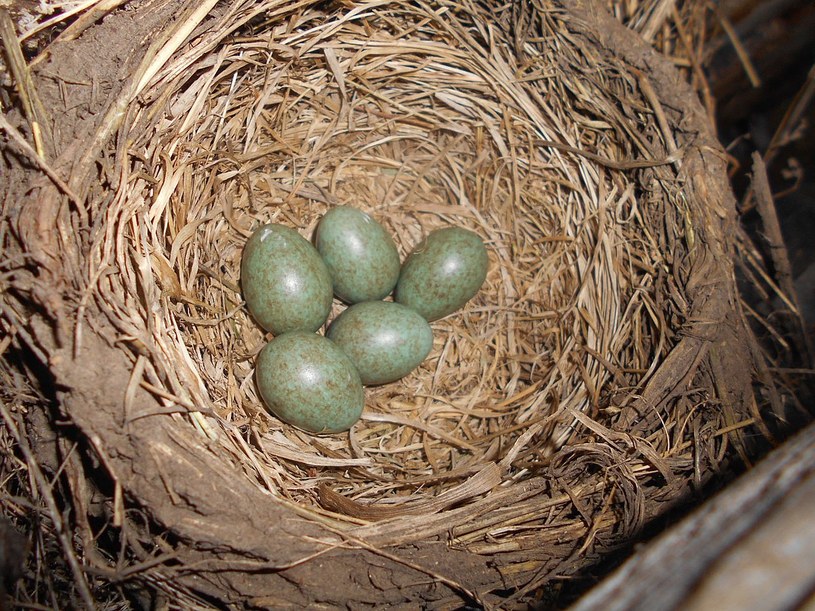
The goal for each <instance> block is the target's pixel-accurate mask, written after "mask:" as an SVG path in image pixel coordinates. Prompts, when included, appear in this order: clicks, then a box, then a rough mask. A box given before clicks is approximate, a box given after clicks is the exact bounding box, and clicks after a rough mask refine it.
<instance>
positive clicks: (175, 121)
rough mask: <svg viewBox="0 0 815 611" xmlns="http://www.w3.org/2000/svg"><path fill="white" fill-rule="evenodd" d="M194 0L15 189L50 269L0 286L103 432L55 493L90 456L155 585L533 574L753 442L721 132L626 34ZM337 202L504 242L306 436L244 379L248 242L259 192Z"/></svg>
mask: <svg viewBox="0 0 815 611" xmlns="http://www.w3.org/2000/svg"><path fill="white" fill-rule="evenodd" d="M166 6H167V5H166V4H165V8H166ZM185 6H186V8H184V10H182V11H181V12H180V14H178V15H176V16H175V18H174V19H172V20H169V21H166V22H158V23H156V24H155V26H154V28H155V29H154V37H153V39H152V40H146V41H145V43H144V46H143V50H142V52H143V54H144V59H143V61H142V62H141V63H140V64H139V65H138V67H137V69H136V70H135V71H134V72H133V73H132V74H130V75H129V77H128V78H127V80H126V81H125V82H124V85H123V87H122V91H121V93H120V94H119V95H118V97H116V96H112V97H111V102H110V104H109V105H108V106H107V107H106V110H105V112H106V114H104V117H105V118H104V120H102V121H99V123H98V125H99V127H98V128H96V129H95V130H94V131H92V132H91V133H86V134H84V135H80V138H79V144H78V145H75V147H74V148H73V149H70V150H68V153H66V154H65V155H63V157H62V160H63V162H65V161H66V159H67V158H69V157H70V158H71V160H72V170H71V174H70V176H71V180H69V181H67V184H65V183H63V184H61V185H60V184H59V181H56V182H57V187H59V188H56V187H52V186H51V185H50V184H44V183H43V184H40V187H39V191H37V193H38V197H37V198H35V199H36V205H37V206H38V207H39V213H38V214H27V213H26V210H28V211H31V210H33V208H32V207H31V206H33V205H34V204H32V203H29V204H27V205H28V206H29V207H28V208H26V207H25V206H26V204H25V203H21V204H19V207H18V208H16V209H13V210H12V213H13V214H12V213H9V212H8V208H7V214H8V215H9V218H10V219H11V221H10V222H11V224H12V225H13V226H14V228H15V233H14V235H15V236H17V239H18V240H19V241H18V242H16V243H17V244H18V248H19V250H20V251H21V252H25V253H26V254H25V257H26V264H25V265H26V266H28V267H27V268H26V269H29V270H30V269H31V266H32V265H36V266H37V267H38V270H37V272H36V274H34V273H33V272H31V271H29V272H28V273H29V276H30V278H29V285H27V286H26V288H25V290H19V291H18V294H19V295H22V297H20V298H19V301H18V302H15V303H17V305H16V306H14V307H15V308H16V310H15V309H14V308H11V306H9V307H8V308H6V310H4V312H5V315H6V316H7V317H15V316H16V317H17V318H19V319H22V318H23V317H24V315H23V313H22V312H23V311H24V310H25V307H29V306H25V304H36V307H34V306H33V305H32V306H30V307H29V310H28V311H29V312H30V314H26V315H25V316H28V315H30V316H31V317H32V318H31V320H32V321H34V322H31V323H30V327H31V329H32V330H31V331H30V334H28V335H26V336H24V338H25V337H28V338H29V340H30V346H29V349H30V350H31V351H33V352H34V353H35V356H37V357H41V359H42V360H43V362H45V363H47V364H48V367H49V370H50V372H51V373H50V375H51V376H53V380H54V381H55V386H56V395H55V397H56V400H57V401H58V403H59V405H60V410H61V414H62V415H63V416H67V417H69V418H70V420H71V422H72V423H73V424H74V425H75V426H76V431H78V433H77V434H78V438H77V439H79V440H81V441H77V443H79V447H80V450H77V451H78V452H85V453H86V455H87V456H89V457H93V460H91V463H92V464H87V463H86V464H82V463H81V461H80V463H79V464H78V465H74V466H73V467H72V468H73V469H74V470H75V471H76V473H78V474H79V475H78V479H79V480H81V481H86V482H87V483H86V484H85V487H84V488H83V487H82V486H79V485H77V486H75V487H73V488H72V491H73V494H74V497H75V498H74V501H75V503H77V506H78V508H79V509H78V511H79V512H80V513H81V512H82V511H83V510H86V511H89V512H91V509H89V507H90V505H91V504H92V503H91V501H90V500H89V499H90V496H91V495H90V493H88V492H87V490H88V488H89V487H90V488H93V487H100V488H102V489H103V492H104V493H105V494H107V495H108V498H109V499H110V502H109V504H108V506H107V507H106V509H105V512H106V513H104V515H105V516H107V517H106V520H107V521H108V522H109V523H110V524H111V525H112V526H115V527H116V528H118V529H120V531H121V532H125V533H128V532H129V533H130V541H131V542H132V541H134V540H136V541H142V543H140V544H139V545H137V546H136V547H135V548H134V549H136V551H131V552H129V553H132V554H134V556H133V557H132V562H133V563H135V566H137V567H139V571H140V572H141V573H143V574H144V575H148V576H149V581H150V583H151V584H152V585H153V586H154V587H157V588H159V589H162V588H163V589H165V590H167V591H171V592H173V593H174V594H175V595H178V594H179V592H185V593H186V595H187V596H189V597H190V598H189V600H190V601H193V600H200V598H199V597H202V596H203V597H211V598H210V600H213V599H214V600H219V601H222V602H230V603H235V602H241V603H244V604H253V605H256V606H271V607H277V606H281V605H284V604H298V605H301V604H307V603H311V604H313V603H318V602H319V603H323V604H340V603H349V602H356V603H360V604H364V603H375V602H377V603H383V602H407V601H412V602H414V603H417V602H423V603H428V604H429V603H430V602H432V603H433V604H434V605H437V606H440V607H444V606H445V605H448V606H452V607H455V606H456V605H457V604H461V602H462V600H463V601H466V602H469V603H482V604H485V605H490V604H496V603H498V602H500V603H501V604H507V605H508V604H510V603H511V602H512V601H515V602H524V601H527V602H528V601H529V600H531V597H533V596H540V592H541V591H542V590H541V588H542V587H544V586H546V585H548V584H552V583H554V582H556V581H557V580H560V579H563V578H566V577H568V576H569V575H572V574H575V573H576V572H578V571H580V570H581V568H582V567H585V566H587V565H590V564H592V563H595V562H597V559H598V558H600V557H602V556H603V554H606V553H608V552H609V551H610V550H613V549H615V548H618V547H620V546H621V545H625V544H627V543H630V542H631V541H632V540H634V537H635V536H636V534H637V533H638V532H639V530H640V529H641V528H642V527H643V526H644V525H645V524H647V523H648V521H649V520H651V519H652V518H653V517H654V516H656V515H659V514H661V513H664V512H665V511H666V510H667V509H668V508H670V507H672V506H674V505H675V504H677V503H680V502H682V500H683V499H684V498H685V497H687V495H688V492H689V491H690V490H692V489H694V488H696V489H701V487H702V486H703V485H704V483H705V482H706V481H707V480H708V479H709V478H710V476H711V475H712V474H714V473H716V472H717V471H718V470H720V469H721V465H722V464H723V462H725V461H727V460H728V459H729V458H730V457H731V456H732V454H733V452H734V451H741V452H744V451H745V446H744V431H745V427H750V426H751V425H754V424H756V422H757V418H756V416H757V413H756V403H755V401H754V399H753V391H752V389H751V384H752V382H753V379H752V374H751V372H752V370H753V367H754V359H755V358H756V357H755V350H753V351H752V352H751V349H750V348H749V346H751V345H752V344H751V343H750V339H749V338H750V336H749V332H748V331H747V329H746V326H745V324H744V322H743V320H742V316H741V314H740V313H739V310H738V305H737V304H738V296H737V293H736V288H735V280H734V275H733V270H732V263H731V256H732V251H733V244H732V239H733V238H732V236H733V227H734V226H735V216H734V206H733V201H732V196H731V194H730V192H729V188H728V186H727V181H726V175H725V170H724V168H725V162H724V155H723V154H722V151H721V148H720V146H719V145H718V144H717V142H716V141H715V138H714V136H713V134H712V132H711V129H710V127H709V126H708V124H707V122H706V115H705V113H704V111H703V110H702V108H701V106H700V105H699V103H698V101H697V100H696V99H695V96H694V94H693V92H692V90H691V89H690V88H689V87H688V86H687V85H686V84H685V83H684V82H683V81H682V80H681V79H680V78H679V77H678V75H677V74H676V73H675V72H674V70H673V68H672V67H671V66H669V65H668V64H667V63H666V62H665V61H664V59H662V58H661V57H659V56H658V55H657V54H655V53H654V52H653V51H652V50H650V49H649V48H647V46H646V45H645V44H644V43H643V42H642V41H641V40H638V39H636V38H635V37H634V36H633V35H632V34H631V33H630V32H629V31H627V30H625V29H624V28H622V26H620V25H619V24H617V23H616V22H614V21H613V20H612V19H611V18H610V17H608V16H607V15H605V14H604V13H603V12H602V10H601V9H600V8H599V7H594V8H593V9H592V10H586V8H585V7H584V6H583V5H582V4H580V3H574V2H571V1H568V2H557V1H555V0H540V1H539V2H535V3H512V4H510V5H493V4H492V3H486V2H485V3H480V2H447V1H446V0H440V1H436V2H432V3H425V2H411V3H406V2H383V1H378V0H377V1H363V2H353V3H350V2H349V3H343V2H336V3H333V2H316V1H309V0H304V1H302V2H296V3H290V2H283V1H280V0H264V1H261V2H258V1H252V2H248V1H245V0H235V1H232V2H227V3H218V5H217V6H216V2H214V1H210V2H204V3H188V5H185ZM149 11H150V8H149V3H148V4H147V5H145V6H143V7H141V8H140V9H137V11H136V12H137V13H138V12H142V13H145V15H147V14H148V13H149ZM147 16H148V18H151V17H150V16H149V15H147ZM152 19H154V20H156V21H158V20H157V18H156V17H152ZM51 179H52V182H53V181H54V177H53V176H52V177H51ZM337 205H350V206H354V207H357V208H359V209H362V210H364V211H366V212H368V213H370V214H371V215H372V216H373V217H374V218H375V219H376V220H378V221H379V222H380V223H381V224H382V225H383V226H384V227H385V228H386V229H387V230H388V232H389V233H391V234H392V235H393V236H394V237H395V241H396V244H397V247H398V249H399V251H400V254H401V255H402V257H404V256H405V255H406V254H407V253H408V252H410V250H411V249H412V248H413V246H415V245H416V244H417V243H418V242H419V241H420V240H421V239H422V238H423V237H424V236H426V235H427V234H428V233H429V232H430V231H432V230H434V229H437V228H440V227H447V226H458V227H464V228H467V229H470V230H472V231H474V232H476V233H478V234H479V235H480V236H482V237H483V239H484V240H485V243H486V244H487V248H488V251H489V259H490V266H489V273H488V276H487V279H486V282H485V284H484V285H483V287H482V289H481V290H480V292H479V293H478V294H477V296H476V297H475V298H474V299H473V300H471V301H470V302H469V303H467V305H466V306H465V307H463V308H462V309H461V310H460V311H458V312H457V313H455V314H453V315H450V316H448V317H447V318H445V319H443V320H440V321H437V322H435V323H433V324H432V327H433V332H434V338H435V339H434V345H433V349H432V351H431V353H430V355H429V357H428V358H427V359H426V360H425V361H424V363H422V365H421V366H420V367H419V368H418V369H417V370H415V371H413V372H412V373H411V374H409V375H408V376H407V377H405V378H403V379H401V380H399V381H397V382H394V383H391V384H387V385H383V386H378V387H373V388H368V389H366V406H365V410H364V413H363V415H362V419H361V420H360V421H359V422H358V423H357V424H356V425H354V426H353V428H352V429H351V430H350V432H347V433H343V434H336V435H330V436H314V435H310V434H307V433H304V432H302V431H299V430H297V429H295V428H292V427H290V426H288V425H286V424H284V423H283V422H281V421H280V420H278V419H276V418H275V417H274V416H272V415H270V414H269V413H268V412H267V411H266V409H264V406H263V404H262V402H261V400H260V398H259V395H258V392H257V389H256V386H255V380H254V362H255V357H256V355H257V353H258V352H259V351H260V349H261V348H262V347H263V345H264V344H265V342H267V341H268V340H269V339H270V336H269V335H267V334H264V332H263V330H262V329H260V328H259V327H258V325H257V324H256V323H255V322H254V321H253V319H252V318H251V317H250V316H249V315H248V313H247V310H246V307H245V304H244V302H243V299H242V295H241V290H240V279H239V269H240V264H239V263H240V257H241V252H242V248H243V246H244V244H245V242H246V240H247V238H248V236H249V235H250V234H251V232H252V231H253V230H254V229H256V228H257V227H258V226H260V225H262V224H264V223H269V222H275V223H282V224H284V225H287V226H289V227H291V228H294V229H296V230H297V231H299V232H301V234H302V235H303V236H306V237H308V238H310V237H311V236H312V233H313V230H314V228H315V226H316V223H317V222H318V221H319V219H320V217H321V216H322V215H323V214H324V213H325V212H326V211H327V210H329V209H330V208H332V207H333V206H337ZM49 214H50V216H49ZM54 218H56V221H54V220H53V219H54ZM54 222H56V227H57V231H53V230H51V231H47V227H48V226H51V227H53V223H54ZM49 223H51V225H49ZM8 239H11V238H8ZM27 277H28V276H27ZM20 304H23V305H20ZM24 306H25V307H24ZM343 307H344V306H343V305H342V304H340V303H339V302H336V303H335V306H334V315H336V314H337V313H339V312H340V311H341V310H342V309H343ZM15 312H16V314H15ZM35 319H36V320H35ZM37 320H39V321H40V322H39V323H37V322H36V321H37ZM49 321H50V322H49ZM46 323H48V324H46ZM21 328H23V329H25V328H26V326H25V325H21ZM4 410H5V408H4ZM6 415H8V414H6ZM9 417H11V416H10V415H9ZM51 417H52V418H57V417H58V416H56V415H52V416H51ZM12 420H13V418H12ZM19 423H20V425H21V426H23V423H22V421H19ZM20 434H21V435H22V433H20ZM35 449H36V448H35ZM32 451H34V450H32ZM100 472H101V473H102V474H103V475H102V474H100ZM100 478H101V479H103V480H104V481H105V482H107V483H106V484H99V479H100ZM90 482H95V483H93V484H91V483H90ZM83 491H84V492H83ZM83 495H85V497H86V498H85V499H82V498H78V497H82V496H83ZM93 528H94V527H93V525H92V524H91V525H88V526H87V529H88V530H87V532H86V534H88V533H90V535H93V532H94V531H93ZM151 537H152V538H151ZM89 540H91V541H92V540H93V536H90V539H89ZM146 540H149V541H151V542H152V543H151V544H150V545H147V544H145V543H144V541H146ZM90 561H91V562H93V561H96V562H97V563H101V564H104V562H103V561H102V560H101V559H98V558H93V557H92V558H91V560H90ZM114 564H115V563H114ZM99 570H102V569H99ZM105 570H108V571H114V569H112V568H110V565H109V566H108V568H107V569H105ZM115 570H117V571H121V570H122V569H121V567H120V566H119V565H116V568H115ZM117 574H118V573H117ZM120 576H121V575H120ZM189 604H193V603H192V602H190V603H189Z"/></svg>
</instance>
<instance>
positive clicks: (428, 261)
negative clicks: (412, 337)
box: [395, 227, 489, 321]
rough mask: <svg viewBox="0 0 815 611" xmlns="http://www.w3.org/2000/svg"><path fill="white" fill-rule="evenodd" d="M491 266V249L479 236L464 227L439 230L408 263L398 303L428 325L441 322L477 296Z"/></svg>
mask: <svg viewBox="0 0 815 611" xmlns="http://www.w3.org/2000/svg"><path fill="white" fill-rule="evenodd" d="M488 264H489V259H488V257H487V248H486V247H485V246H484V242H483V241H482V240H481V238H480V237H479V236H478V235H477V234H475V233H473V232H472V231H469V230H467V229H463V228H462V227H445V228H444V229H437V230H436V231H433V232H431V233H430V234H429V235H428V236H427V237H426V238H425V239H424V240H423V241H422V242H421V243H420V244H419V245H418V246H417V247H416V248H415V249H414V250H413V252H411V253H410V256H408V258H407V259H406V260H405V263H404V265H403V266H402V272H401V274H400V276H399V282H398V284H397V285H396V293H395V299H396V301H397V302H399V303H401V304H403V305H405V306H407V307H409V308H411V309H413V310H416V311H417V312H418V313H419V314H421V315H422V316H423V317H424V318H425V319H426V320H427V321H434V320H438V319H439V318H443V317H444V316H447V315H448V314H452V313H453V312H455V311H456V310H458V309H459V308H460V307H462V306H463V305H464V304H465V303H467V302H468V301H469V300H470V299H472V298H473V297H474V296H475V294H476V293H477V292H478V290H479V289H480V288H481V285H482V284H483V283H484V280H485V279H486V277H487V267H488Z"/></svg>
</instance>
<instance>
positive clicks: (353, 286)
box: [314, 206, 399, 303]
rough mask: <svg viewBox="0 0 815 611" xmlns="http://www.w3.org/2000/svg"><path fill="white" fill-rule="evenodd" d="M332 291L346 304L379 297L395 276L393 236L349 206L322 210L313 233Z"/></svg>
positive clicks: (396, 258)
mask: <svg viewBox="0 0 815 611" xmlns="http://www.w3.org/2000/svg"><path fill="white" fill-rule="evenodd" d="M314 243H315V245H316V247H317V251H318V252H319V253H320V256H322V258H323V260H324V261H325V264H326V266H327V267H328V271H329V273H330V274H331V279H332V281H333V284H334V294H335V295H336V296H337V297H339V298H340V299H342V300H343V301H345V302H346V303H358V302H360V301H371V300H377V299H382V298H383V297H386V296H387V295H390V293H391V291H393V287H394V286H396V281H397V280H398V279H399V252H398V251H397V250H396V245H395V244H394V243H393V238H391V236H390V235H388V233H387V232H386V231H385V229H384V228H383V227H382V225H380V224H379V223H377V222H376V221H375V220H374V219H373V218H372V217H371V216H370V215H369V214H366V213H365V212H363V211H362V210H357V209H356V208H352V207H350V206H338V207H336V208H332V209H331V210H329V211H328V212H326V214H325V216H323V218H322V219H321V220H320V224H319V225H318V226H317V230H316V232H315V235H314Z"/></svg>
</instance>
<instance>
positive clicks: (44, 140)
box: [0, 6, 53, 159]
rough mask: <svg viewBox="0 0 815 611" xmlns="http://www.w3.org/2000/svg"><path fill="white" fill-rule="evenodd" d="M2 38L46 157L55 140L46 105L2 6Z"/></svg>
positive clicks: (38, 145)
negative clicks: (41, 98)
mask: <svg viewBox="0 0 815 611" xmlns="http://www.w3.org/2000/svg"><path fill="white" fill-rule="evenodd" d="M0 39H2V41H3V47H4V48H5V50H6V58H7V60H8V66H9V69H10V71H11V74H12V76H13V77H14V82H15V83H16V85H17V92H18V93H19V94H20V101H21V102H22V103H23V110H24V111H25V116H26V118H27V119H28V123H29V125H30V126H31V133H32V134H33V135H34V143H35V145H36V150H37V155H38V156H40V157H41V158H42V159H45V155H46V150H49V152H51V151H50V149H51V147H52V144H53V141H52V138H51V133H50V131H49V129H48V123H47V117H48V115H47V114H46V112H45V107H43V105H42V102H40V98H39V96H38V95H37V89H36V88H35V87H34V81H32V80H31V73H30V71H29V70H28V66H27V65H26V63H25V58H24V57H23V51H22V49H21V48H20V42H19V41H18V40H17V32H16V30H15V29H14V23H13V22H12V20H11V17H10V16H9V14H8V11H7V10H6V9H5V8H4V7H2V6H0Z"/></svg>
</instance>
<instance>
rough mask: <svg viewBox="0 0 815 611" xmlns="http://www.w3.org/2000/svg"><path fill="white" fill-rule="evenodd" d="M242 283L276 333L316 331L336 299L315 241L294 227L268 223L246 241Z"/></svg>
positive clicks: (255, 312)
mask: <svg viewBox="0 0 815 611" xmlns="http://www.w3.org/2000/svg"><path fill="white" fill-rule="evenodd" d="M241 288H242V289H243V297H244V299H245V300H246V305H247V307H248V308H249V312H250V313H251V314H252V316H254V317H255V320H256V321H257V322H258V323H259V324H260V326H261V327H263V328H264V329H266V330H267V331H271V332H272V333H274V334H275V335H278V334H280V333H286V332H288V331H316V330H317V329H319V328H320V327H321V326H322V325H323V323H324V322H325V321H326V318H328V313H329V311H330V310H331V303H332V300H333V296H332V290H331V276H330V275H329V273H328V269H327V268H326V266H325V263H324V262H323V260H322V259H321V258H320V255H319V253H318V252H317V250H316V249H315V248H314V246H313V245H312V244H311V242H309V241H308V240H307V239H305V238H304V237H303V236H301V235H300V234H299V233H297V232H296V231H295V230H294V229H290V228H289V227H285V226H283V225H277V224H270V225H263V226H262V227H260V228H259V229H258V230H257V231H255V233H254V234H252V237H251V238H249V240H248V241H247V242H246V246H245V247H244V249H243V257H242V259H241Z"/></svg>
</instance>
